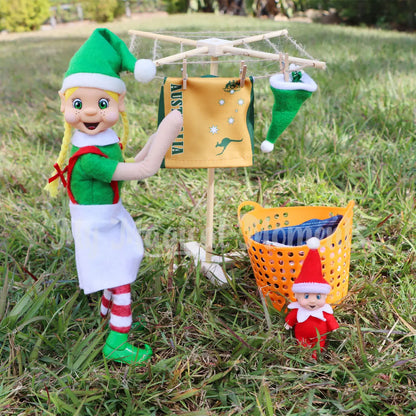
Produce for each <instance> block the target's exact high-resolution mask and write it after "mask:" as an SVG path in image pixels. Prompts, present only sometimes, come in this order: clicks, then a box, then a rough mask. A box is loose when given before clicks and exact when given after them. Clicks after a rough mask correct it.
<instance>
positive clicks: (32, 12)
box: [0, 0, 50, 32]
mask: <svg viewBox="0 0 416 416" xmlns="http://www.w3.org/2000/svg"><path fill="white" fill-rule="evenodd" d="M49 8H50V3H49V0H0V28H2V29H5V30H8V31H10V32H27V31H30V30H37V29H39V28H40V25H41V24H42V23H44V22H45V21H46V20H47V19H48V17H49V13H50V12H49Z"/></svg>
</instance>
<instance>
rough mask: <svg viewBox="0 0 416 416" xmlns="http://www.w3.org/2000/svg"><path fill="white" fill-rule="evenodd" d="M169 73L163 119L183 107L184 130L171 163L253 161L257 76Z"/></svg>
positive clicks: (209, 164) (202, 165) (211, 165)
mask: <svg viewBox="0 0 416 416" xmlns="http://www.w3.org/2000/svg"><path fill="white" fill-rule="evenodd" d="M186 84H187V85H186V89H185V90H184V89H183V88H182V78H166V79H165V81H164V84H163V86H162V89H161V93H160V102H159V121H160V120H162V118H163V117H164V116H165V114H168V113H169V112H170V111H172V110H174V109H177V110H179V111H181V113H182V114H183V118H184V125H183V129H182V131H181V132H180V134H179V135H178V137H177V139H176V140H175V141H174V143H173V144H172V146H171V148H170V149H169V150H168V152H167V153H166V156H165V160H164V163H163V165H162V166H163V167H166V168H176V169H178V168H220V167H241V166H251V165H252V164H253V119H254V109H253V106H254V93H253V79H252V78H246V79H245V82H244V85H243V87H241V86H240V80H239V79H238V78H220V77H211V76H208V77H200V78H188V79H187V83H186Z"/></svg>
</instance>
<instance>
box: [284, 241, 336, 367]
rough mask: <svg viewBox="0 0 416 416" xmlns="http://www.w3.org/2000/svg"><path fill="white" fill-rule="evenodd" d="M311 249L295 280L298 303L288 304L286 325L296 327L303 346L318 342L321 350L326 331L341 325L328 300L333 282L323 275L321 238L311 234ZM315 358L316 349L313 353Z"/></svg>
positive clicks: (313, 344)
mask: <svg viewBox="0 0 416 416" xmlns="http://www.w3.org/2000/svg"><path fill="white" fill-rule="evenodd" d="M307 245H308V247H309V252H308V254H307V256H306V258H305V261H304V263H303V265H302V269H301V271H300V273H299V276H298V277H297V278H296V280H295V281H294V283H293V286H292V292H293V294H294V296H295V298H296V300H297V302H292V303H290V304H289V305H288V308H289V309H291V311H290V312H289V313H288V314H287V316H286V318H285V321H286V324H285V328H286V329H290V328H292V327H294V331H295V337H296V339H297V340H298V341H299V343H300V344H301V345H303V346H304V347H308V348H313V347H314V346H315V345H316V344H317V343H318V342H319V345H320V350H321V351H322V350H323V348H324V346H325V340H326V334H328V333H329V332H331V331H335V330H336V329H337V328H339V325H338V323H337V321H336V320H335V318H334V316H333V310H332V307H331V306H330V305H329V304H327V303H326V298H327V296H328V294H329V292H330V291H331V285H330V284H328V283H327V282H326V280H325V279H324V278H323V276H322V266H321V258H320V256H319V252H318V249H319V245H320V241H319V239H317V238H316V237H312V238H310V239H309V240H308V241H307ZM312 357H313V358H315V359H316V350H315V351H314V352H313V355H312Z"/></svg>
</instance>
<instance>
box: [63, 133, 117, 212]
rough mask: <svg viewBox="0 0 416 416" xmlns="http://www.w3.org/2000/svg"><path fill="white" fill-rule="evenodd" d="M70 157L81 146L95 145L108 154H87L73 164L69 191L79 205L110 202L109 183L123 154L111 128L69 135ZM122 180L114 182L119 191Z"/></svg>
mask: <svg viewBox="0 0 416 416" xmlns="http://www.w3.org/2000/svg"><path fill="white" fill-rule="evenodd" d="M72 144H73V145H72V149H71V156H72V155H73V154H74V153H75V152H77V151H78V150H79V149H80V148H81V147H84V146H95V147H97V148H98V149H99V150H100V151H101V152H103V153H104V154H105V155H107V156H108V158H105V157H103V156H100V155H96V154H92V153H87V154H84V155H82V156H81V157H80V158H79V159H78V160H77V162H76V163H75V166H74V169H73V171H72V176H71V191H72V193H73V195H74V197H75V200H76V202H77V203H78V204H80V205H105V204H112V203H113V198H114V191H113V189H112V188H111V185H110V182H111V178H112V177H113V175H114V171H115V170H116V167H117V165H118V163H119V162H123V156H122V153H121V149H120V146H119V139H118V137H117V135H116V134H115V132H114V131H113V130H111V129H108V130H106V131H105V132H102V133H99V134H97V135H94V136H90V135H88V134H85V133H81V132H80V131H76V132H75V134H74V136H73V137H72ZM121 186H122V182H118V187H119V191H120V189H121Z"/></svg>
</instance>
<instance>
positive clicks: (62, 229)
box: [0, 15, 416, 416]
mask: <svg viewBox="0 0 416 416" xmlns="http://www.w3.org/2000/svg"><path fill="white" fill-rule="evenodd" d="M93 26H94V25H92V24H86V25H75V26H68V27H64V28H59V29H56V30H54V31H49V32H38V33H35V34H31V35H27V34H22V35H10V36H5V35H1V36H0V97H1V101H0V135H1V138H2V140H1V143H0V147H1V152H0V157H1V159H0V166H1V170H0V189H1V199H0V221H1V222H0V236H1V237H0V273H1V289H0V319H1V322H0V374H1V380H0V414H1V415H2V416H6V415H13V416H15V415H30V416H34V415H59V416H63V415H71V416H74V415H81V416H84V415H97V416H103V415H134V416H137V415H189V416H191V415H192V416H202V415H255V416H256V415H259V416H260V415H261V416H263V415H267V416H272V415H344V414H349V415H411V414H413V415H415V414H416V358H415V357H416V306H415V305H416V285H415V276H416V231H415V229H416V214H415V204H416V196H415V191H416V189H415V178H416V135H415V122H416V106H415V91H416V77H415V67H416V36H415V35H414V34H402V33H396V32H389V31H379V30H369V29H364V28H347V27H341V26H322V25H315V24H301V23H281V22H279V23H277V22H271V21H266V20H259V19H253V18H237V17H227V16H214V15H195V16H192V17H191V16H190V15H186V16H163V15H161V16H154V17H149V16H147V17H146V18H144V19H141V20H132V21H124V22H115V23H112V24H109V25H108V27H109V28H111V29H112V30H114V31H115V32H116V33H118V34H119V35H120V36H122V37H123V38H124V39H125V40H126V41H127V42H128V39H129V37H128V34H127V30H128V29H130V28H135V29H141V30H150V31H157V30H162V29H169V30H175V31H178V32H183V31H197V30H204V31H210V30H217V31H223V30H238V31H244V30H246V31H248V30H250V31H253V30H262V31H271V30H278V29H282V28H287V29H288V30H289V33H290V35H291V36H293V37H294V38H295V39H296V40H297V41H299V42H300V43H302V44H303V45H304V46H305V48H306V49H307V51H308V52H309V53H310V54H311V55H312V56H314V57H315V58H316V59H319V60H322V61H326V62H327V70H326V71H320V70H316V69H312V70H309V71H308V73H309V74H310V75H311V76H312V77H313V78H314V80H315V81H316V82H317V84H318V86H319V88H318V91H317V92H316V93H314V94H313V95H312V97H311V98H310V99H309V100H308V101H307V102H306V103H305V104H304V106H303V107H302V109H301V110H300V112H299V113H298V115H297V117H296V118H295V120H294V122H293V123H292V124H291V125H290V126H289V128H288V129H287V130H286V131H285V132H284V133H283V135H282V136H281V137H280V138H279V139H278V142H277V143H276V147H275V150H274V151H273V152H272V153H270V154H267V155H265V154H262V153H261V152H260V143H261V142H262V141H263V139H264V137H265V134H266V133H267V129H268V126H269V124H270V121H271V109H272V105H273V97H272V94H271V92H270V90H269V87H268V80H267V78H259V79H258V80H257V81H256V82H255V95H256V101H255V159H254V165H253V166H252V167H249V168H246V169H243V168H241V169H217V171H216V190H215V195H216V203H215V219H214V223H215V239H214V246H215V247H214V248H215V251H216V252H217V254H222V253H227V252H229V251H232V250H237V251H240V252H241V253H242V254H243V260H241V261H240V262H239V263H238V264H237V265H236V267H234V268H232V269H231V270H230V272H229V273H230V276H231V278H232V281H231V283H230V285H228V286H226V287H216V286H214V285H213V284H211V283H210V282H209V281H208V280H207V279H206V278H205V277H204V276H203V275H202V274H201V273H200V270H199V268H198V267H195V266H194V265H193V264H192V262H190V261H189V259H186V258H183V257H179V256H178V255H177V245H178V242H184V241H189V240H198V241H203V238H204V227H205V198H206V195H205V192H206V176H207V175H206V171H205V170H162V171H160V172H159V173H158V174H157V175H155V176H154V177H152V178H149V179H147V180H145V181H142V182H140V183H139V184H138V183H130V184H126V186H125V189H124V193H123V200H124V204H125V206H126V208H127V210H128V211H129V212H130V213H131V214H132V215H133V217H134V219H135V221H136V224H137V226H138V228H139V229H140V231H141V234H142V236H143V239H144V242H145V246H146V257H145V259H144V261H143V263H142V267H141V269H140V272H139V278H138V280H137V281H136V282H135V284H134V285H133V287H132V289H133V293H132V295H133V314H134V319H135V320H142V321H144V323H145V326H146V328H145V329H144V330H141V331H135V332H133V333H132V334H131V336H130V338H131V342H132V343H133V344H135V345H139V344H140V343H141V342H146V343H148V344H150V345H151V346H152V348H153V350H154V353H155V354H154V357H153V358H152V361H151V363H150V365H149V366H147V367H144V368H133V367H129V366H125V365H121V364H116V363H113V362H107V361H105V360H104V359H103V357H102V354H101V348H102V345H103V341H104V339H105V336H106V333H107V322H105V321H102V320H101V318H100V316H99V302H98V301H99V294H93V295H91V296H85V295H84V294H83V293H82V292H80V290H79V289H78V283H77V277H76V269H75V258H74V247H73V241H72V236H71V231H70V223H69V212H68V201H67V196H66V195H65V194H64V192H61V193H60V195H59V197H58V198H55V199H51V198H49V197H48V195H47V194H46V193H45V192H44V191H43V187H44V185H45V184H46V181H47V178H48V177H49V176H50V174H51V173H52V165H53V163H54V162H55V158H56V157H57V155H58V152H59V148H60V143H61V138H62V134H63V119H62V115H61V113H60V112H59V100H58V95H57V91H58V89H59V88H60V85H61V82H62V78H63V74H64V72H65V71H66V69H67V66H68V62H69V59H70V58H71V57H72V55H73V53H74V52H75V51H76V50H77V49H78V47H79V46H80V45H81V43H82V42H83V41H84V40H85V39H86V37H87V36H88V35H89V34H90V33H91V31H92V29H93ZM249 69H250V68H249ZM188 70H189V69H188ZM250 75H251V74H250ZM253 75H255V74H253ZM126 83H127V85H128V94H127V100H128V115H129V120H130V123H131V134H130V136H131V140H130V143H129V148H128V153H130V154H135V152H137V151H138V150H139V149H140V148H141V146H143V144H144V143H145V141H146V138H147V137H148V136H149V135H150V134H151V133H152V132H153V131H154V130H155V128H156V123H157V104H158V98H159V89H160V85H161V82H160V80H154V81H152V82H151V83H150V84H147V85H144V86H138V84H137V83H135V82H134V80H133V79H132V77H131V76H127V77H126ZM246 200H252V201H257V202H258V203H260V204H262V205H264V206H266V207H279V206H298V205H326V206H346V205H347V203H348V201H350V200H355V203H356V206H355V209H354V231H353V239H352V251H351V269H350V278H349V293H348V296H347V297H346V298H345V299H344V300H343V301H342V302H341V304H340V305H338V306H337V307H336V310H335V315H336V318H337V320H338V322H339V323H340V326H341V327H340V329H339V330H338V331H336V332H335V333H331V334H330V335H329V337H328V340H327V349H326V351H325V352H324V353H323V354H322V356H320V357H319V358H318V360H317V361H316V362H315V361H313V360H311V358H310V351H305V350H304V349H302V348H301V347H299V346H298V345H297V343H296V340H295V338H294V336H293V334H292V333H291V332H289V331H286V330H285V329H284V328H283V325H284V315H283V313H279V312H277V311H276V310H274V309H273V308H271V307H270V308H269V309H268V310H267V313H265V310H264V309H263V307H262V303H261V301H260V298H259V295H258V292H257V286H256V283H255V280H254V276H253V272H252V269H251V266H250V262H249V259H248V256H247V254H246V250H245V246H244V242H243V237H242V235H241V232H240V230H239V228H238V219H237V207H238V205H239V204H240V203H241V202H242V201H246ZM173 263H176V264H178V266H179V267H178V268H177V269H174V268H173V267H172V266H173ZM266 318H267V319H266Z"/></svg>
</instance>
